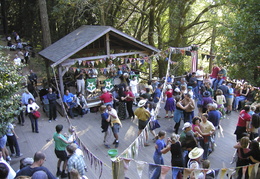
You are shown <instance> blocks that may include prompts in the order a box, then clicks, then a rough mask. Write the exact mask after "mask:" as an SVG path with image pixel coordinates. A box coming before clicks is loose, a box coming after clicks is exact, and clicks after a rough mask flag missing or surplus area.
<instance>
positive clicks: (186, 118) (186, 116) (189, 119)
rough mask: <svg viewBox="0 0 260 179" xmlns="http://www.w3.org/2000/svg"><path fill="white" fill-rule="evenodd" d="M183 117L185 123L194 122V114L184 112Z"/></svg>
mask: <svg viewBox="0 0 260 179" xmlns="http://www.w3.org/2000/svg"><path fill="white" fill-rule="evenodd" d="M183 116H184V123H185V122H189V123H191V122H192V112H185V111H184V112H183Z"/></svg>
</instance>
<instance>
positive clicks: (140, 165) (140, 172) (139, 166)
mask: <svg viewBox="0 0 260 179" xmlns="http://www.w3.org/2000/svg"><path fill="white" fill-rule="evenodd" d="M136 165H137V167H136V168H137V173H138V175H139V178H142V175H143V170H144V166H145V163H144V162H143V161H136Z"/></svg>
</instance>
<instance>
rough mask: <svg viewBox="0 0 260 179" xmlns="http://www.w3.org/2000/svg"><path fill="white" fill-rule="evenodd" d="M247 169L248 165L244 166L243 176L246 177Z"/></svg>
mask: <svg viewBox="0 0 260 179" xmlns="http://www.w3.org/2000/svg"><path fill="white" fill-rule="evenodd" d="M246 171H247V165H246V166H243V167H242V173H243V176H242V178H245V176H246Z"/></svg>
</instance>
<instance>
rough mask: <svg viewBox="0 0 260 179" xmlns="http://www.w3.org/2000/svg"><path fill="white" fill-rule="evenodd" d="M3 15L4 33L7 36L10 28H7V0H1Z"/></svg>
mask: <svg viewBox="0 0 260 179" xmlns="http://www.w3.org/2000/svg"><path fill="white" fill-rule="evenodd" d="M1 15H2V24H3V33H4V35H5V36H6V35H7V34H8V29H7V18H6V5H5V0H1Z"/></svg>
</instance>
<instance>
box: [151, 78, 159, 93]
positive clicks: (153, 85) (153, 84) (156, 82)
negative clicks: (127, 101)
mask: <svg viewBox="0 0 260 179" xmlns="http://www.w3.org/2000/svg"><path fill="white" fill-rule="evenodd" d="M158 84H159V82H158V78H157V77H153V78H152V87H153V91H155V89H156V88H157V86H158Z"/></svg>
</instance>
